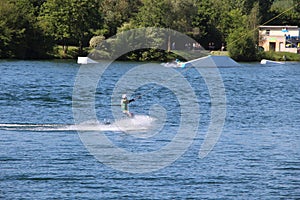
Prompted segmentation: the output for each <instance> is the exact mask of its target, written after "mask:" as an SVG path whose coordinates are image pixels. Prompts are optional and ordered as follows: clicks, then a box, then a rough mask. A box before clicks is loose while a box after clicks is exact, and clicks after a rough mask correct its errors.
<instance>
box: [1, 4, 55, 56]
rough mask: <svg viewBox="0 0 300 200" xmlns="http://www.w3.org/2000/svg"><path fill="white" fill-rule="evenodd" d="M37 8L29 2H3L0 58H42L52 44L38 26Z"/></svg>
mask: <svg viewBox="0 0 300 200" xmlns="http://www.w3.org/2000/svg"><path fill="white" fill-rule="evenodd" d="M35 11H36V8H35V6H34V5H33V4H31V3H30V2H29V1H28V0H10V1H9V0H2V4H1V6H0V27H1V28H0V38H1V42H0V43H1V46H0V56H1V57H13V58H22V59H25V58H42V57H46V55H47V52H48V51H49V50H50V49H51V42H50V41H49V40H48V38H47V37H45V36H44V35H43V33H42V31H41V29H40V28H39V26H38V25H37V20H36V16H35V13H36V12H35Z"/></svg>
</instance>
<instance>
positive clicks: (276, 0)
mask: <svg viewBox="0 0 300 200" xmlns="http://www.w3.org/2000/svg"><path fill="white" fill-rule="evenodd" d="M0 2H1V3H0V58H21V59H28V58H44V57H47V55H53V49H55V47H56V46H58V45H59V46H63V51H64V53H67V50H68V46H77V47H78V50H79V51H78V53H79V52H82V51H83V50H84V49H83V48H84V47H88V46H90V45H91V46H93V47H95V46H97V44H99V41H100V40H101V38H94V39H92V40H91V38H92V37H93V36H95V35H98V36H99V35H100V36H101V35H103V36H105V38H110V37H111V36H114V35H116V34H118V33H120V32H122V31H125V30H130V29H135V28H143V27H161V28H167V29H173V30H175V31H179V32H181V33H183V34H186V35H188V36H190V37H192V38H193V39H195V40H196V41H197V42H199V43H200V44H201V45H202V46H203V47H204V48H206V49H208V48H209V44H212V43H213V44H214V50H218V49H220V48H221V45H222V44H223V43H228V41H231V40H234V41H239V42H238V43H236V44H234V45H233V44H230V43H229V46H230V47H229V49H231V50H232V54H234V55H238V50H239V51H241V49H246V48H248V47H249V46H251V45H250V43H252V42H251V41H252V40H254V41H255V40H257V38H258V37H257V33H258V32H257V26H258V25H260V24H264V23H265V22H267V21H269V22H268V24H265V25H286V24H288V25H296V26H300V0H176V1H175V0H172V1H171V0H0ZM275 17H276V20H271V19H275ZM240 29H246V30H248V32H251V37H252V40H251V41H250V38H248V37H246V38H244V39H245V40H235V39H232V38H234V37H236V36H235V35H237V34H238V33H237V32H239V31H236V30H240ZM255 31H256V32H255ZM237 37H241V36H237ZM173 39H174V38H173ZM171 40H172V38H171ZM248 40H249V41H248ZM90 41H92V44H90ZM137 41H139V42H141V41H140V40H139V38H138V39H137ZM116 42H118V41H116ZM163 42H166V41H163ZM255 42H256V43H257V41H255ZM243 44H244V45H246V47H244V48H240V47H241V46H242V45H243ZM113 45H114V43H112V44H107V46H109V47H113ZM116 45H117V48H115V49H116V50H118V48H120V47H121V46H120V44H117V43H116ZM130 45H133V46H135V47H136V46H139V45H140V44H137V42H132V44H130ZM235 46H238V47H239V48H237V49H236V50H234V47H235ZM106 48H108V47H106ZM104 51H106V50H105V49H104ZM110 52H113V51H110ZM134 53H135V55H137V56H140V54H139V53H138V52H134ZM152 53H153V54H155V55H158V54H157V52H154V51H153V52H152V51H147V53H145V52H141V56H142V57H143V58H145V59H147V58H146V57H147V56H151V57H153V55H150V54H152ZM159 53H160V52H159ZM246 54H247V55H246ZM244 56H245V57H244ZM238 57H239V58H243V59H246V58H247V59H250V58H252V57H253V54H252V52H248V53H245V52H242V53H240V56H238Z"/></svg>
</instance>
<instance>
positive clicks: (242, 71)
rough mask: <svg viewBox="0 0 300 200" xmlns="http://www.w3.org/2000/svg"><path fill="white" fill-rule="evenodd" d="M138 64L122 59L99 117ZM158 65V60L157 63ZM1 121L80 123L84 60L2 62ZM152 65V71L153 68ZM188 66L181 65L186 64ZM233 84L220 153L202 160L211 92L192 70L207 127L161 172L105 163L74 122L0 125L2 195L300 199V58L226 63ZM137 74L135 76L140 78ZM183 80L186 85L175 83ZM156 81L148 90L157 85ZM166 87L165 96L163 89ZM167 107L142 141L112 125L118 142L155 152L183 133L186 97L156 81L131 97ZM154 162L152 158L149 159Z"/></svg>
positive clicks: (101, 91) (104, 88)
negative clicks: (76, 107) (78, 94)
mask: <svg viewBox="0 0 300 200" xmlns="http://www.w3.org/2000/svg"><path fill="white" fill-rule="evenodd" d="M135 65H137V64H136V63H116V64H115V65H114V66H112V67H111V68H109V69H108V71H107V72H105V74H104V75H103V77H102V78H103V81H102V82H101V86H100V87H99V88H97V91H96V110H97V111H96V112H97V115H98V116H97V117H98V118H99V121H101V120H104V119H105V118H106V119H112V113H111V111H110V110H109V109H108V108H106V107H107V105H108V104H109V103H110V102H111V100H110V94H111V93H112V91H113V89H114V84H115V81H117V80H118V79H119V78H120V76H121V75H122V74H123V73H125V72H127V71H128V70H129V69H131V68H132V67H133V66H135ZM155 69H157V68H155ZM0 70H1V79H0V107H1V110H0V124H24V123H25V124H50V125H51V124H56V125H65V124H73V123H74V122H73V116H72V92H73V85H74V80H75V76H76V73H77V71H78V66H77V65H76V64H73V63H68V62H52V61H51V62H36V61H1V62H0ZM149 71H151V69H149ZM178 71H180V69H178ZM220 72H221V74H222V78H223V81H224V85H225V90H226V98H227V116H226V123H225V126H224V131H223V133H222V135H221V138H220V140H219V141H218V143H217V145H216V146H215V148H214V149H213V151H212V152H211V153H210V154H209V155H208V156H207V157H205V158H204V159H199V158H198V152H199V148H200V146H201V144H202V142H203V138H204V135H205V133H206V131H207V127H208V123H209V117H210V108H209V106H210V99H209V97H208V91H207V88H206V86H205V84H204V81H203V80H202V79H201V78H199V74H197V73H195V70H192V69H191V70H187V71H184V72H183V74H184V76H185V77H186V78H187V79H188V80H189V81H190V82H191V85H192V86H193V88H194V90H195V93H196V95H197V96H198V98H199V104H200V113H201V119H200V126H199V131H198V134H197V137H196V138H195V140H194V142H193V144H192V145H191V147H190V148H189V149H188V150H187V152H186V153H185V154H184V155H183V156H182V157H180V158H179V159H178V160H177V161H176V162H174V163H173V164H172V165H170V166H168V167H166V168H164V169H161V170H159V171H156V172H152V173H144V174H130V173H125V172H120V171H117V170H114V169H111V168H110V167H108V166H106V165H104V164H102V163H100V162H98V161H97V160H96V159H95V158H94V157H93V156H92V155H91V154H90V153H89V152H88V150H87V149H86V148H85V147H84V145H83V143H82V142H81V140H80V138H79V136H78V134H77V133H76V132H75V131H72V130H65V131H64V130H60V131H56V130H52V131H49V129H47V130H44V131H31V130H22V129H21V128H20V129H14V130H4V129H3V127H2V129H1V130H0V134H1V136H0V149H1V150H0V197H2V198H3V199H75V198H78V199H188V198H190V199H280V198H282V199H297V198H300V190H299V188H300V160H299V158H300V148H299V142H300V135H299V132H300V127H299V126H300V123H299V121H300V112H299V110H300V102H299V100H300V93H299V90H300V87H299V83H300V65H299V63H289V64H286V65H282V66H261V65H259V64H245V65H243V67H240V68H222V69H220ZM131 81H133V80H131ZM174 84H179V83H176V81H174ZM149 87H150V88H152V87H154V86H153V85H148V86H144V87H142V88H140V90H139V91H137V92H140V93H143V92H144V91H149ZM162 93H164V94H165V95H162ZM153 102H159V103H161V104H162V105H163V106H165V109H166V114H167V115H168V116H167V118H166V120H167V121H166V125H165V126H164V128H163V129H162V132H161V134H159V135H156V136H155V137H153V138H147V139H141V138H134V137H132V136H131V135H128V134H125V133H122V132H110V131H108V132H105V134H106V135H107V137H108V138H110V139H111V140H113V142H114V143H115V144H117V145H118V146H120V147H122V148H125V149H127V150H131V151H133V152H138V151H152V150H155V149H156V148H159V147H162V146H163V145H166V144H168V143H169V142H170V141H171V140H172V138H173V137H174V135H175V134H174V133H176V131H177V124H178V120H179V118H178V114H180V110H178V107H177V106H178V101H176V98H175V99H174V94H172V93H171V92H170V91H169V90H168V89H166V88H161V87H155V88H154V89H153V90H152V89H151V92H150V93H149V92H148V93H147V94H146V96H145V98H142V99H141V100H140V102H139V101H137V102H135V103H134V104H132V105H131V109H132V111H134V112H136V113H139V114H143V115H147V114H148V111H149V108H150V107H151V105H152V104H153ZM149 165H151V163H149Z"/></svg>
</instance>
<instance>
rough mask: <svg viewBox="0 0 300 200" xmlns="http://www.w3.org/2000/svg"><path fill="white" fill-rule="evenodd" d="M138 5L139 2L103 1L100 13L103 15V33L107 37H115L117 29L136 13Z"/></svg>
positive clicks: (129, 0)
mask: <svg viewBox="0 0 300 200" xmlns="http://www.w3.org/2000/svg"><path fill="white" fill-rule="evenodd" d="M140 4H141V2H140V0H103V1H102V2H101V6H100V12H101V13H102V15H103V23H104V25H103V28H104V33H106V35H107V36H108V37H110V36H113V35H115V34H116V33H117V29H118V28H119V27H121V26H122V24H123V23H126V22H129V21H130V18H131V17H132V16H134V15H135V14H136V13H137V12H138V8H139V6H140Z"/></svg>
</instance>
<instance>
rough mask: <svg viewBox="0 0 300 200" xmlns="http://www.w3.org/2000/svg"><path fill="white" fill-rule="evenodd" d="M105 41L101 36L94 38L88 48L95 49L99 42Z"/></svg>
mask: <svg viewBox="0 0 300 200" xmlns="http://www.w3.org/2000/svg"><path fill="white" fill-rule="evenodd" d="M104 39H105V37H104V36H103V35H98V36H94V37H92V38H91V40H90V47H92V48H96V47H97V46H99V45H100V44H101V42H102V41H103V40H104Z"/></svg>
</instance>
